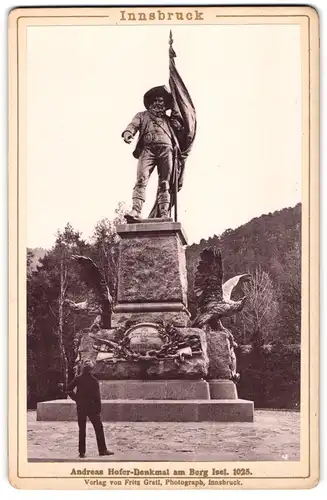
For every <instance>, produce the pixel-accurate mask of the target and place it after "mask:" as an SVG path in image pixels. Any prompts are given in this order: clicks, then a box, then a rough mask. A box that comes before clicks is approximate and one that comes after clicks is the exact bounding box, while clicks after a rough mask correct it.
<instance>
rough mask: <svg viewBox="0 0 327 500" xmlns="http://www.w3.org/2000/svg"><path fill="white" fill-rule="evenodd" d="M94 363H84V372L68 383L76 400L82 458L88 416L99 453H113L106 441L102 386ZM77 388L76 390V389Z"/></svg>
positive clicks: (68, 389)
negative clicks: (102, 414)
mask: <svg viewBox="0 0 327 500" xmlns="http://www.w3.org/2000/svg"><path fill="white" fill-rule="evenodd" d="M92 369H93V364H92V363H91V362H90V361H86V362H85V363H84V367H83V372H82V374H81V375H79V376H77V377H76V378H74V380H72V382H70V384H68V386H67V393H68V394H69V396H70V397H71V398H72V399H73V400H74V401H75V402H76V405H77V420H78V428H79V442H78V451H79V456H80V458H84V457H85V435H86V420H87V417H88V418H89V419H90V421H91V422H92V424H93V427H94V431H95V435H96V439H97V444H98V450H99V455H100V456H103V455H113V453H112V452H110V451H108V450H107V447H106V441H105V437H104V432H103V425H102V422H101V417H100V415H101V398H100V387H99V381H98V379H97V378H95V377H94V375H92ZM75 388H76V391H74V389H75Z"/></svg>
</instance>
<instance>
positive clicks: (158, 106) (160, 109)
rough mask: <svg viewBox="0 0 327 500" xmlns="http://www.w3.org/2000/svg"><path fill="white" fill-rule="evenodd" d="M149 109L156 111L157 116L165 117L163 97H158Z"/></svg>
mask: <svg viewBox="0 0 327 500" xmlns="http://www.w3.org/2000/svg"><path fill="white" fill-rule="evenodd" d="M149 109H150V110H151V111H154V112H155V113H156V114H157V115H164V114H165V112H166V105H165V100H164V98H163V97H156V98H155V100H154V101H153V102H152V104H151V105H150V107H149Z"/></svg>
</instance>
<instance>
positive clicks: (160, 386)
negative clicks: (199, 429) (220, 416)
mask: <svg viewBox="0 0 327 500" xmlns="http://www.w3.org/2000/svg"><path fill="white" fill-rule="evenodd" d="M100 392H101V399H103V400H105V399H145V400H149V399H157V400H162V399H165V400H166V399H172V400H184V399H185V400H190V399H191V400H192V399H210V393H209V384H208V382H206V381H205V380H193V381H192V382H190V381H189V380H102V381H101V382H100Z"/></svg>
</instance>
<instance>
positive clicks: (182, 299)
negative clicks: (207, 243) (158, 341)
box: [112, 222, 190, 327]
mask: <svg viewBox="0 0 327 500" xmlns="http://www.w3.org/2000/svg"><path fill="white" fill-rule="evenodd" d="M117 233H118V234H119V236H120V237H121V241H120V249H119V268H118V291H117V303H116V305H115V307H114V312H113V316H112V326H113V327H118V326H121V325H122V324H126V322H129V323H140V322H152V323H157V322H158V321H159V322H160V323H162V322H165V323H172V324H174V325H176V326H179V327H185V326H187V325H188V324H189V316H190V315H189V312H188V310H187V274H186V261H185V252H184V247H183V245H185V244H186V242H187V241H186V236H185V233H184V231H183V229H182V226H181V224H180V223H179V222H152V223H150V222H144V223H137V224H124V225H120V226H117Z"/></svg>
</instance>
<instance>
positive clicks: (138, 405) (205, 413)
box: [37, 399, 254, 422]
mask: <svg viewBox="0 0 327 500" xmlns="http://www.w3.org/2000/svg"><path fill="white" fill-rule="evenodd" d="M253 413H254V408H253V402H252V401H246V400H243V399H236V400H235V399H220V400H215V401H214V400H184V401H181V400H175V401H172V400H164V401H163V400H148V401H146V400H141V399H134V400H126V399H125V400H119V399H116V400H104V401H102V420H103V421H104V422H253ZM37 420H43V421H44V420H46V421H72V420H77V414H76V404H75V403H74V401H72V400H70V399H63V400H56V401H46V402H42V403H38V405H37Z"/></svg>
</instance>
